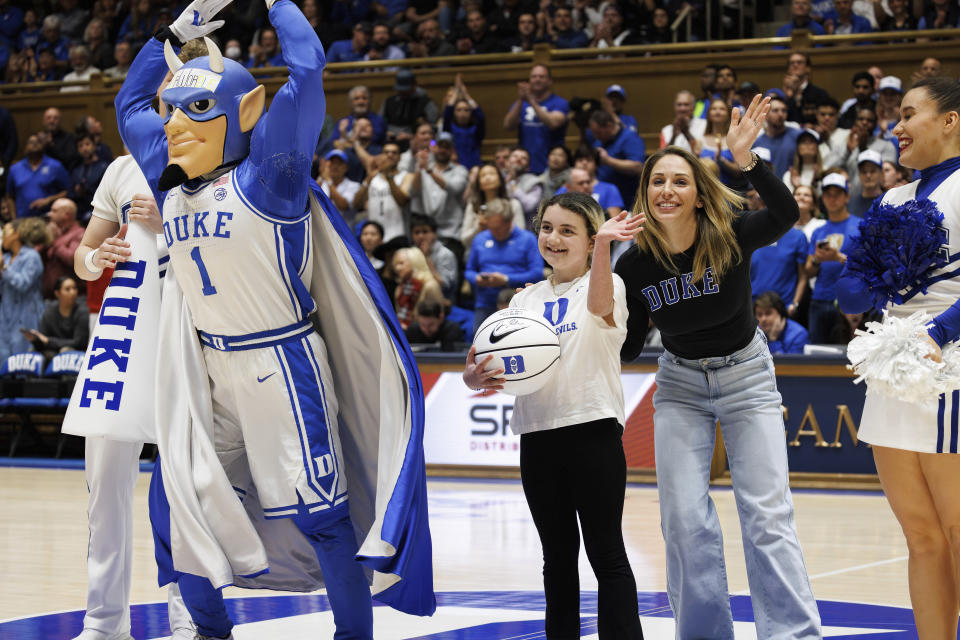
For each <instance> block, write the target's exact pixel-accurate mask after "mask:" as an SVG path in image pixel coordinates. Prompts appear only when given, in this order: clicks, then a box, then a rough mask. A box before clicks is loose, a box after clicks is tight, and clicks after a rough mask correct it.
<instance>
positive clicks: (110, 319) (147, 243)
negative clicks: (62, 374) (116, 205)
mask: <svg viewBox="0 0 960 640" xmlns="http://www.w3.org/2000/svg"><path fill="white" fill-rule="evenodd" d="M128 206H129V205H128ZM122 213H123V218H124V220H126V214H127V212H126V210H124V211H123V212H122ZM126 240H127V242H129V243H130V250H131V252H132V255H131V256H130V258H129V259H128V260H127V261H126V262H119V263H117V268H116V270H115V271H114V273H113V277H112V278H111V279H110V285H109V286H108V287H107V291H106V293H104V296H103V306H102V307H101V309H100V316H99V319H98V322H97V326H96V328H95V329H94V332H93V336H92V339H91V340H90V346H89V347H88V348H87V352H86V354H85V356H84V359H83V367H82V368H81V370H80V373H79V375H78V376H77V384H76V386H75V387H74V388H73V395H72V396H71V397H70V405H69V407H68V408H67V415H66V417H65V418H64V421H63V432H64V433H69V434H72V435H77V436H103V437H107V438H110V439H111V440H123V441H128V442H155V441H156V429H155V428H154V417H153V407H154V395H155V386H156V385H155V380H156V362H157V328H158V326H159V322H160V272H159V265H158V260H159V257H158V250H157V236H156V235H155V234H153V233H151V232H150V231H149V230H148V229H147V228H146V227H144V226H143V225H140V224H130V225H129V226H128V228H127V235H126Z"/></svg>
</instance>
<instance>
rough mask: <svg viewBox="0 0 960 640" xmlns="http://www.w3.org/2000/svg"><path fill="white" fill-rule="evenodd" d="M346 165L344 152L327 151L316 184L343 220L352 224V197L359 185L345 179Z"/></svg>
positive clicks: (347, 159)
mask: <svg viewBox="0 0 960 640" xmlns="http://www.w3.org/2000/svg"><path fill="white" fill-rule="evenodd" d="M348 163H349V158H348V156H347V153H346V152H345V151H341V150H340V149H333V150H331V151H328V152H327V155H325V156H324V157H323V160H322V161H321V163H320V175H319V176H317V184H319V185H320V188H321V189H322V190H323V192H324V193H325V194H327V195H328V196H329V197H330V199H331V200H332V201H333V204H335V205H336V206H337V209H338V210H339V211H340V215H341V216H343V218H344V220H346V221H347V222H352V221H353V217H354V215H355V213H356V211H355V210H354V208H353V197H354V196H355V195H357V191H359V190H360V183H359V182H354V181H353V180H351V179H350V178H348V177H347V165H348Z"/></svg>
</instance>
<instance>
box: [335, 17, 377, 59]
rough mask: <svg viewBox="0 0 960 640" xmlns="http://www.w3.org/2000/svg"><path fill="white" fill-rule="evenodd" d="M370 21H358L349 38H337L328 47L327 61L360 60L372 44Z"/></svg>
mask: <svg viewBox="0 0 960 640" xmlns="http://www.w3.org/2000/svg"><path fill="white" fill-rule="evenodd" d="M370 30H371V27H370V23H369V22H357V23H356V24H354V25H353V35H352V37H351V38H350V39H349V40H337V41H336V42H334V43H333V44H331V45H330V48H329V49H327V62H328V63H330V62H359V61H360V60H363V56H365V55H366V53H367V49H368V48H369V46H370Z"/></svg>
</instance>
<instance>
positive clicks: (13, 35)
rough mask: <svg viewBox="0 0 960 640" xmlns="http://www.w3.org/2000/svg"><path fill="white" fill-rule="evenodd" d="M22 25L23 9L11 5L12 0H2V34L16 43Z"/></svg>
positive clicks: (0, 3) (0, 17)
mask: <svg viewBox="0 0 960 640" xmlns="http://www.w3.org/2000/svg"><path fill="white" fill-rule="evenodd" d="M22 26H23V9H21V8H20V7H15V6H13V5H11V4H10V0H0V36H2V37H3V38H5V39H6V40H7V42H9V43H11V44H12V43H15V42H16V41H17V35H18V34H19V33H20V27H22Z"/></svg>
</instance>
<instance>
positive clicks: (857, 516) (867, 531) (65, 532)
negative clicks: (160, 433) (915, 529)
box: [0, 468, 909, 640]
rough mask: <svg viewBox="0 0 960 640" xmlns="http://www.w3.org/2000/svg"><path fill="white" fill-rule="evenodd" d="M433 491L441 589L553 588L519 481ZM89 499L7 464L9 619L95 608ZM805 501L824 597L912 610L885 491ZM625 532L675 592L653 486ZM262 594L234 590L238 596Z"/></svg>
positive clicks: (813, 568) (728, 537)
mask: <svg viewBox="0 0 960 640" xmlns="http://www.w3.org/2000/svg"><path fill="white" fill-rule="evenodd" d="M148 480H149V476H148V475H147V474H142V475H141V478H140V482H139V484H138V486H137V491H136V504H135V513H136V514H137V519H136V534H135V541H136V544H135V546H136V551H135V559H134V579H133V593H132V600H133V602H135V603H145V602H158V601H163V600H165V594H164V592H163V591H161V590H160V589H158V588H157V586H156V570H155V565H154V562H153V543H152V539H151V537H150V533H149V523H148V520H147V502H146V489H147V483H148ZM429 495H430V520H431V531H432V536H433V542H434V574H435V580H436V589H437V591H461V590H471V591H476V590H503V589H516V590H531V591H536V590H539V589H541V588H542V584H541V581H540V576H541V573H540V572H541V562H540V557H541V556H540V547H539V540H538V538H537V534H536V531H535V529H534V527H533V525H532V523H531V520H530V515H529V512H528V510H527V506H526V503H525V501H524V499H523V493H522V491H521V489H520V485H519V483H517V482H511V481H502V482H493V481H489V482H478V481H439V480H431V481H430V483H429ZM713 497H714V500H715V501H716V504H717V510H718V512H719V514H720V518H721V522H722V525H723V529H724V532H725V548H726V554H727V570H728V575H729V584H730V591H731V593H734V594H746V593H748V590H747V580H746V575H745V567H744V561H743V553H742V550H741V542H740V533H739V527H738V523H737V515H736V506H735V504H734V500H733V494H732V493H731V492H730V491H729V490H725V489H718V490H717V491H715V492H714V494H713ZM86 501H87V491H86V486H85V483H84V477H83V472H82V471H79V470H49V469H21V468H0V575H2V576H3V578H4V579H3V580H2V582H0V621H3V620H8V619H11V618H21V617H25V616H33V615H36V614H44V613H49V612H56V611H66V610H74V609H83V608H84V604H85V595H86V582H87V579H86V568H85V559H86V545H87V520H86ZM794 502H795V505H796V520H797V527H798V530H799V535H800V541H801V543H802V546H803V550H804V553H805V557H806V562H807V568H808V571H809V574H810V578H811V580H812V584H813V589H814V592H815V594H816V596H817V598H818V599H819V600H839V601H847V602H861V603H876V604H884V605H897V606H902V607H909V597H908V594H907V585H906V547H905V544H904V541H903V537H902V534H901V533H900V530H899V527H898V526H897V523H896V521H895V520H894V518H893V515H892V513H891V512H890V509H889V507H888V506H887V503H886V501H885V500H884V498H883V496H882V495H880V494H876V493H828V492H796V493H795V494H794ZM624 532H625V537H626V541H627V549H628V552H629V555H630V561H631V564H632V566H633V570H634V573H635V574H636V578H637V587H638V590H639V591H650V592H657V591H663V590H664V587H665V576H664V548H663V541H662V539H661V534H660V529H659V515H658V508H657V493H656V490H655V489H654V488H653V487H647V486H631V487H629V488H628V490H627V500H626V507H625V515H624ZM581 566H582V569H581V576H582V584H581V588H582V589H583V590H595V589H596V582H595V580H594V579H593V576H592V574H591V572H590V570H589V566H588V565H587V564H586V559H585V557H583V556H582V557H581ZM250 593H251V592H249V591H242V590H239V589H231V590H228V595H245V596H246V595H250ZM68 637H69V636H68ZM244 637H247V636H244ZM738 637H739V636H738ZM44 640H58V639H57V638H44Z"/></svg>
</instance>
